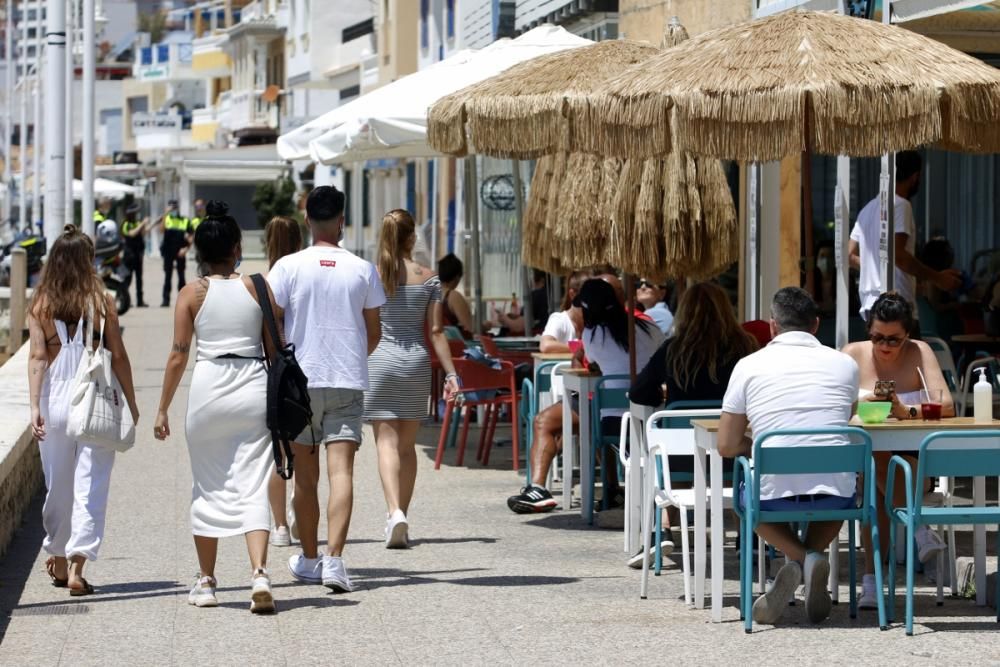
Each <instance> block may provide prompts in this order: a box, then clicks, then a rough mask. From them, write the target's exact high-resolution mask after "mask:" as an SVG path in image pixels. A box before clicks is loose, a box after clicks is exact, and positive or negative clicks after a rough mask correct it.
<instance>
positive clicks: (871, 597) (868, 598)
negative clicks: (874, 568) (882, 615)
mask: <svg viewBox="0 0 1000 667" xmlns="http://www.w3.org/2000/svg"><path fill="white" fill-rule="evenodd" d="M858 609H878V597H877V593H876V588H875V575H874V574H866V575H865V576H863V577H861V597H860V598H858Z"/></svg>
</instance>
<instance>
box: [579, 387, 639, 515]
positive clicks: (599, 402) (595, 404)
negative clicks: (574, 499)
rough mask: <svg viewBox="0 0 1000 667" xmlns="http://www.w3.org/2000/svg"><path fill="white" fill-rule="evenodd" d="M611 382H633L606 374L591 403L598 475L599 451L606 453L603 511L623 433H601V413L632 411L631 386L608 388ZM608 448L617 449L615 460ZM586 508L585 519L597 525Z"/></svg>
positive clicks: (593, 452)
mask: <svg viewBox="0 0 1000 667" xmlns="http://www.w3.org/2000/svg"><path fill="white" fill-rule="evenodd" d="M610 382H625V383H626V385H627V384H628V382H629V376H628V375H605V376H604V377H602V378H601V379H600V380H598V381H597V384H596V385H595V386H594V394H593V398H592V399H591V402H590V434H591V438H590V441H591V443H592V445H593V446H592V447H591V448H590V462H589V465H590V469H591V470H592V471H594V472H596V471H597V451H598V449H600V450H601V452H602V453H603V455H602V458H601V461H602V465H601V480H602V482H603V483H604V489H605V494H604V497H603V499H602V500H601V507H603V508H607V501H608V495H607V493H606V492H607V489H608V468H609V466H611V465H615V466H617V465H618V456H617V452H618V446H619V434H618V433H612V434H609V435H604V433H602V432H601V410H612V409H615V410H621V411H624V412H628V409H629V401H628V387H627V386H625V387H608V386H607V385H608V383H610ZM586 399H587V397H586V396H581V397H580V400H581V401H584V400H586ZM581 427H582V424H581ZM563 446H564V447H565V446H566V444H565V443H563ZM608 449H614V450H615V454H616V455H615V456H614V457H611V456H609V455H608V454H607V450H608ZM581 465H583V462H581ZM563 474H566V475H569V474H572V471H569V470H566V471H564V473H563ZM595 478H596V475H592V476H591V479H595ZM593 496H594V494H593V491H591V494H590V497H591V498H592V497H593ZM582 509H583V517H584V519H585V520H586V521H587V523H589V524H592V523H594V508H593V506H591V507H584V508H582Z"/></svg>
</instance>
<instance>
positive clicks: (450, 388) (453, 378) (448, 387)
mask: <svg viewBox="0 0 1000 667" xmlns="http://www.w3.org/2000/svg"><path fill="white" fill-rule="evenodd" d="M458 390H459V384H458V375H455V374H451V373H449V374H448V376H447V377H445V379H444V400H445V401H449V400H451V397H452V396H454V395H455V394H456V393H457V392H458Z"/></svg>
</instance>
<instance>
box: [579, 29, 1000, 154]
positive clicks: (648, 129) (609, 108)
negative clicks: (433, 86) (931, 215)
mask: <svg viewBox="0 0 1000 667" xmlns="http://www.w3.org/2000/svg"><path fill="white" fill-rule="evenodd" d="M567 103H568V104H569V105H570V106H571V107H572V108H571V110H570V112H569V115H570V117H571V119H572V128H571V134H570V138H571V142H572V143H571V149H573V150H584V151H590V152H595V153H597V154H600V155H616V156H620V157H631V158H635V157H652V156H658V155H665V154H666V153H667V152H668V151H669V150H670V149H671V136H670V135H671V133H670V124H669V117H670V113H671V110H673V112H674V113H676V117H677V135H676V136H677V137H678V139H677V141H678V143H679V144H680V146H681V147H682V148H684V149H685V150H689V151H693V152H697V153H698V154H700V155H708V156H714V157H719V158H726V159H738V160H747V161H769V160H777V159H780V158H782V157H785V156H788V155H792V154H795V153H798V152H802V151H811V152H816V153H822V154H828V155H837V154H841V155H850V156H855V157H861V156H873V155H878V154H881V153H886V152H891V151H896V150H902V149H906V148H913V147H916V146H920V145H924V144H936V145H938V146H941V147H944V148H950V149H961V150H963V151H967V152H998V151H1000V72H998V71H997V70H996V69H994V68H993V67H990V66H989V65H986V64H985V63H983V62H981V61H979V60H977V59H975V58H972V57H970V56H967V55H965V54H963V53H961V52H959V51H957V50H955V49H952V48H950V47H948V46H945V45H944V44H942V43H940V42H937V41H935V40H932V39H929V38H927V37H923V36H921V35H918V34H916V33H913V32H910V31H908V30H905V29H903V28H899V27H895V26H887V25H883V24H881V23H876V22H874V21H869V20H864V19H856V18H851V17H846V16H840V15H836V14H827V13H821V12H809V11H796V12H784V13H781V14H777V15H774V16H771V17H768V18H765V19H762V20H758V21H752V22H748V23H743V24H740V25H736V26H732V27H728V28H722V29H720V30H715V31H712V32H708V33H705V34H703V35H701V36H699V37H696V38H694V39H691V40H689V41H687V42H685V43H683V44H681V45H679V46H676V47H674V48H672V49H669V50H667V51H664V52H662V53H661V54H660V55H658V56H655V57H653V58H650V59H647V60H645V61H643V62H642V63H640V64H638V65H635V66H633V67H631V68H630V69H629V70H628V71H626V72H625V73H624V74H622V75H621V76H619V77H617V78H616V79H615V80H614V81H611V82H609V85H608V86H607V88H606V90H605V92H604V93H603V94H599V95H596V96H591V97H589V98H586V99H584V98H580V97H574V98H569V99H568V100H567Z"/></svg>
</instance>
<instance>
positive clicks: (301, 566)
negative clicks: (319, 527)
mask: <svg viewBox="0 0 1000 667" xmlns="http://www.w3.org/2000/svg"><path fill="white" fill-rule="evenodd" d="M288 571H289V572H291V573H292V576H293V577H295V578H296V579H298V580H299V581H301V582H304V583H307V584H320V583H323V557H322V556H317V557H316V558H306V556H305V554H302V553H298V554H295V555H294V556H292V557H291V558H289V559H288Z"/></svg>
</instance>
